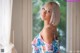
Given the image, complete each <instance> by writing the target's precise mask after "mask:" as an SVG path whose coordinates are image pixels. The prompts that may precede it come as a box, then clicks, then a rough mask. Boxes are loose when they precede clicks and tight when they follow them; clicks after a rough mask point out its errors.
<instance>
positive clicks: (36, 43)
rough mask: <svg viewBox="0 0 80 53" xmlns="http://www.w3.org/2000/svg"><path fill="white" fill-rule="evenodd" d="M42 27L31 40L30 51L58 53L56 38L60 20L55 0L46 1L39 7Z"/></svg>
mask: <svg viewBox="0 0 80 53" xmlns="http://www.w3.org/2000/svg"><path fill="white" fill-rule="evenodd" d="M40 15H41V19H42V20H43V21H44V27H43V29H42V30H41V32H40V33H39V34H38V35H37V36H36V37H35V38H34V40H33V41H32V48H33V51H32V53H60V52H59V44H58V42H57V40H56V37H57V25H58V23H59V21H60V12H59V5H58V4H57V3H55V2H48V3H46V4H45V5H44V6H43V7H42V9H41V13H40Z"/></svg>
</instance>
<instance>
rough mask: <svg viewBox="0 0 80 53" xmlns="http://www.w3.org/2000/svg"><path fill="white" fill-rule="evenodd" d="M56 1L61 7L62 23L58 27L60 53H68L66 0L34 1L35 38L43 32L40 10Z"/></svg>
mask: <svg viewBox="0 0 80 53" xmlns="http://www.w3.org/2000/svg"><path fill="white" fill-rule="evenodd" d="M50 1H54V2H57V3H58V4H59V5H60V14H61V16H60V23H59V25H58V28H57V31H58V39H59V44H60V52H61V53H66V2H65V0H32V19H33V28H32V29H33V37H32V39H33V38H34V37H35V36H36V35H37V34H38V33H39V32H40V31H41V30H42V28H43V25H44V24H43V21H42V20H41V18H40V13H39V12H40V9H41V6H43V5H44V4H45V3H46V2H50Z"/></svg>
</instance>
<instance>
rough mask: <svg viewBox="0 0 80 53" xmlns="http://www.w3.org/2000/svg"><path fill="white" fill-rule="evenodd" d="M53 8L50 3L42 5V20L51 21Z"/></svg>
mask: <svg viewBox="0 0 80 53" xmlns="http://www.w3.org/2000/svg"><path fill="white" fill-rule="evenodd" d="M52 9H53V6H52V5H50V4H48V5H44V7H42V9H41V13H40V14H41V18H42V20H44V21H45V20H47V21H49V20H50V18H51V15H52Z"/></svg>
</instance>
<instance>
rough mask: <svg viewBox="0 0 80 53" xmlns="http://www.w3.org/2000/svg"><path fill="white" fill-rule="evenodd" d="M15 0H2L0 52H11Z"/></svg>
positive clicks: (0, 6) (0, 5) (0, 9)
mask: <svg viewBox="0 0 80 53" xmlns="http://www.w3.org/2000/svg"><path fill="white" fill-rule="evenodd" d="M12 3H13V0H0V53H1V52H4V53H11V49H12V47H13V44H11V43H10V30H11V17H12Z"/></svg>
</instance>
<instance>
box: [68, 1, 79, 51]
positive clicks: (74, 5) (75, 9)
mask: <svg viewBox="0 0 80 53" xmlns="http://www.w3.org/2000/svg"><path fill="white" fill-rule="evenodd" d="M67 53H80V2H67Z"/></svg>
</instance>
